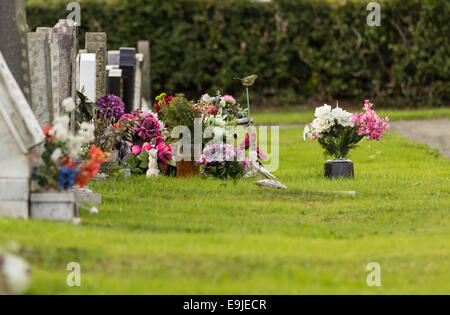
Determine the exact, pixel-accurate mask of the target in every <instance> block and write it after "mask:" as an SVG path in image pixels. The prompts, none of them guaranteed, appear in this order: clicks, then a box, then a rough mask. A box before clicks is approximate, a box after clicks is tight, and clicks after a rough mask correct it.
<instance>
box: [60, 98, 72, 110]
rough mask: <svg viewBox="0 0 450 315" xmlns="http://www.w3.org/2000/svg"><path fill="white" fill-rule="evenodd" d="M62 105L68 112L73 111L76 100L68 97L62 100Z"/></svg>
mask: <svg viewBox="0 0 450 315" xmlns="http://www.w3.org/2000/svg"><path fill="white" fill-rule="evenodd" d="M62 106H63V108H64V110H65V111H66V112H71V111H74V110H75V101H74V100H73V98H71V97H69V98H66V99H65V100H64V101H63V102H62Z"/></svg>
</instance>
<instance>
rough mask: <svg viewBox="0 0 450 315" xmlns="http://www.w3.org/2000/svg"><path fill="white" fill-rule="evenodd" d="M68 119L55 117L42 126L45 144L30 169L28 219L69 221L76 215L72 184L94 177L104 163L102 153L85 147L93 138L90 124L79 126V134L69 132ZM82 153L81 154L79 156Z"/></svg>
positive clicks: (78, 183)
mask: <svg viewBox="0 0 450 315" xmlns="http://www.w3.org/2000/svg"><path fill="white" fill-rule="evenodd" d="M69 121H70V119H69V116H59V117H57V118H56V119H55V120H54V123H53V126H46V127H44V130H43V131H44V134H45V136H46V141H45V144H44V148H43V149H42V150H43V152H42V155H41V159H40V160H41V161H40V163H39V165H36V166H34V167H33V171H32V180H33V187H36V186H37V187H39V188H37V187H36V189H33V191H35V192H33V193H32V194H31V217H33V218H35V219H51V220H54V221H69V220H72V219H73V218H74V216H75V214H76V204H75V194H74V193H73V192H71V191H69V190H71V189H72V188H73V187H74V186H75V185H77V186H78V187H80V188H83V187H85V186H86V184H87V183H88V181H89V180H90V179H92V178H94V176H95V175H96V174H97V172H98V171H99V169H100V166H101V164H102V163H103V162H104V161H105V159H104V156H103V152H102V151H101V149H99V148H97V147H96V146H94V145H93V146H90V147H89V146H88V143H90V142H91V141H92V140H93V138H94V130H93V128H94V127H93V125H91V124H90V123H86V122H85V123H82V124H81V125H80V131H79V133H72V132H70V131H69ZM83 150H84V152H85V154H83Z"/></svg>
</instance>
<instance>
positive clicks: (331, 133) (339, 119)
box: [303, 100, 390, 159]
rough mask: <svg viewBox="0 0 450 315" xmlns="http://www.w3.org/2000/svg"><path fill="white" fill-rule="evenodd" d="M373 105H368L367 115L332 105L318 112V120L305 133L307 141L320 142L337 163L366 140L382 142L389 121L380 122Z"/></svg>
mask: <svg viewBox="0 0 450 315" xmlns="http://www.w3.org/2000/svg"><path fill="white" fill-rule="evenodd" d="M372 106H373V104H371V103H370V101H369V100H366V101H365V104H364V108H363V109H364V112H362V113H359V114H358V113H349V112H347V111H345V110H343V109H341V108H339V107H336V108H334V109H332V108H331V106H329V105H324V106H322V107H318V108H316V111H315V117H316V118H315V119H314V120H313V122H312V123H310V124H309V125H307V126H306V127H305V129H304V133H303V137H304V139H305V140H307V139H311V140H317V141H318V142H319V143H320V145H321V146H322V147H323V148H324V149H325V152H326V154H328V155H331V156H333V157H334V158H335V159H344V158H346V157H347V155H348V154H349V152H350V150H351V149H353V148H355V147H356V145H357V144H358V143H359V142H360V141H361V140H362V139H363V138H364V137H366V140H367V141H369V140H377V141H379V140H380V139H381V137H382V135H383V133H384V132H388V131H389V128H390V126H389V118H388V117H386V118H385V119H383V118H380V117H379V116H378V115H377V113H376V112H375V111H374V110H373V109H372Z"/></svg>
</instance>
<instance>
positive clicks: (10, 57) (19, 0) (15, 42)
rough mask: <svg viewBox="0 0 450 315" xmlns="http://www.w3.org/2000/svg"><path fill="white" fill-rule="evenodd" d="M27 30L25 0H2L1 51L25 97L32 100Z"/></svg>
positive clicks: (0, 21)
mask: <svg viewBox="0 0 450 315" xmlns="http://www.w3.org/2000/svg"><path fill="white" fill-rule="evenodd" d="M27 31H28V26H27V14H26V8H25V0H1V1H0V52H1V53H2V54H3V56H4V58H5V60H6V62H7V64H8V66H9V68H10V69H11V72H12V74H13V75H14V78H15V79H16V81H17V83H18V84H19V86H20V87H21V88H22V91H23V93H24V95H25V97H26V98H27V100H31V88H30V78H29V66H28V48H27Z"/></svg>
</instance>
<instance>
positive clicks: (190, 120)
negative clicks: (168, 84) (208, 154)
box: [157, 94, 204, 177]
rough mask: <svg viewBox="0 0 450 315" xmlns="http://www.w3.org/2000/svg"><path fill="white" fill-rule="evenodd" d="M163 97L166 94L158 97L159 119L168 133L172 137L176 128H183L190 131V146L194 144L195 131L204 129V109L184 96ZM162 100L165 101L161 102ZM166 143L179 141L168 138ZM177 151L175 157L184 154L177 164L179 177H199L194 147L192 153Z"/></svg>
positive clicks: (178, 149)
mask: <svg viewBox="0 0 450 315" xmlns="http://www.w3.org/2000/svg"><path fill="white" fill-rule="evenodd" d="M163 96H165V94H162V96H161V95H160V96H159V97H158V98H159V101H158V104H159V108H158V110H159V114H158V118H159V119H160V120H161V121H162V122H163V123H164V124H165V126H166V128H167V133H168V134H169V135H170V134H172V131H173V130H174V129H175V128H177V127H179V126H183V127H185V128H187V129H189V131H190V136H191V138H190V144H194V139H195V137H194V135H195V129H196V128H200V130H202V131H203V129H204V123H203V120H202V114H203V113H202V109H201V108H199V107H198V106H196V104H195V103H194V102H193V101H189V100H188V99H187V98H186V97H185V96H184V95H183V94H177V95H176V96H175V97H172V98H164V97H163ZM158 98H157V99H158ZM161 99H164V100H163V101H161ZM196 124H198V125H196ZM185 136H186V135H185ZM166 141H167V142H168V143H169V144H171V143H175V142H177V141H179V139H178V138H171V137H168V138H167V139H166ZM174 149H175V148H174ZM176 150H177V151H175V152H173V153H174V155H177V156H179V155H181V154H182V155H183V157H184V159H183V160H180V161H178V162H177V176H178V177H190V176H192V175H197V174H198V173H199V170H198V167H197V166H196V162H195V158H194V153H195V152H194V150H193V147H192V149H191V152H182V150H183V148H180V147H178V148H177V149H176Z"/></svg>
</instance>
